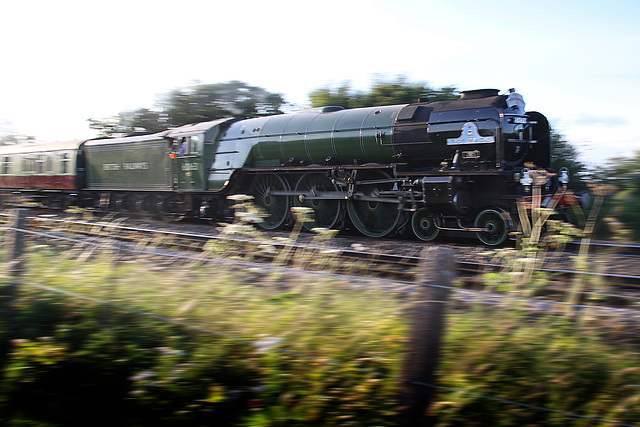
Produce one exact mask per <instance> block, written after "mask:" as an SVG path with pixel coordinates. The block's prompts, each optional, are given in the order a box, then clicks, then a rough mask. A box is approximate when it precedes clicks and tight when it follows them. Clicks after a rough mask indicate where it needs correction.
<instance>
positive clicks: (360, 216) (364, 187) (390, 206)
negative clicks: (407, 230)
mask: <svg viewBox="0 0 640 427" xmlns="http://www.w3.org/2000/svg"><path fill="white" fill-rule="evenodd" d="M355 178H356V181H377V180H379V181H384V180H386V179H389V178H390V177H389V175H388V174H387V173H385V172H383V171H379V170H364V169H362V170H358V171H356V173H355ZM392 188H393V183H392V182H391V183H389V182H371V183H363V184H360V185H358V186H357V187H356V189H355V191H356V194H360V195H361V198H360V200H359V199H358V198H357V197H356V198H355V199H353V200H349V201H348V202H347V210H348V211H349V218H350V219H351V222H352V223H353V225H354V226H355V227H356V228H357V229H358V230H359V231H360V232H361V233H362V234H364V235H365V236H369V237H384V236H386V235H387V234H389V233H391V232H392V231H393V230H395V228H396V225H397V224H398V221H399V220H400V213H401V212H400V210H399V209H398V205H397V204H396V203H388V202H383V201H378V200H375V199H376V196H377V194H378V192H380V191H389V190H391V189H392Z"/></svg>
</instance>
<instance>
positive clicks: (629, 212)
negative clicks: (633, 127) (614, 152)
mask: <svg viewBox="0 0 640 427" xmlns="http://www.w3.org/2000/svg"><path fill="white" fill-rule="evenodd" d="M601 175H602V176H603V177H604V179H605V180H606V181H607V182H608V183H609V184H613V185H615V186H616V187H618V190H619V192H618V194H616V196H615V202H616V203H615V204H616V206H617V207H618V209H617V210H618V211H619V213H618V218H619V219H620V220H621V221H622V222H623V223H624V224H625V226H626V227H627V228H628V229H629V230H630V231H631V233H632V235H633V237H634V239H635V240H636V241H638V240H639V239H640V151H636V152H634V153H633V154H632V155H631V156H629V157H616V158H613V159H610V160H608V161H607V163H606V164H605V166H604V167H603V168H602V170H601Z"/></svg>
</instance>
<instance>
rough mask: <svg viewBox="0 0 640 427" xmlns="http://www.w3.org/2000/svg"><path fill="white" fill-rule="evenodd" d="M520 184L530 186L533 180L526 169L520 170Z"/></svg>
mask: <svg viewBox="0 0 640 427" xmlns="http://www.w3.org/2000/svg"><path fill="white" fill-rule="evenodd" d="M520 184H522V185H524V186H530V185H531V184H533V178H531V173H530V171H529V169H528V168H524V169H522V177H520Z"/></svg>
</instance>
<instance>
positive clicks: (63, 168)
mask: <svg viewBox="0 0 640 427" xmlns="http://www.w3.org/2000/svg"><path fill="white" fill-rule="evenodd" d="M60 173H61V174H63V175H64V174H66V173H69V154H67V153H63V154H60Z"/></svg>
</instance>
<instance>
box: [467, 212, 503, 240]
mask: <svg viewBox="0 0 640 427" xmlns="http://www.w3.org/2000/svg"><path fill="white" fill-rule="evenodd" d="M505 216H506V212H504V211H503V210H502V209H486V210H484V211H482V212H480V213H479V214H478V216H476V221H475V224H474V225H475V227H477V228H483V229H485V230H486V231H477V232H476V236H478V239H479V240H480V241H481V242H482V243H484V244H485V245H488V246H497V245H500V244H501V243H503V242H504V241H505V240H506V238H507V235H508V234H509V224H508V223H507V220H506V218H505Z"/></svg>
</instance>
